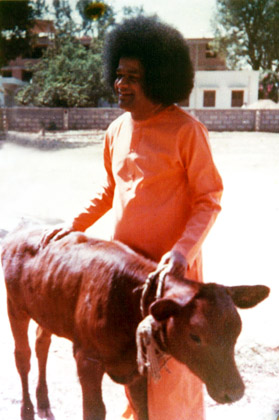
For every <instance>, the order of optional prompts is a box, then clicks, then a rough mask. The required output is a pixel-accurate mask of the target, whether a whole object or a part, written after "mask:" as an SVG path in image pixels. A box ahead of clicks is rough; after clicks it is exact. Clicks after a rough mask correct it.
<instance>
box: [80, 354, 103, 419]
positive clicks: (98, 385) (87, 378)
mask: <svg viewBox="0 0 279 420" xmlns="http://www.w3.org/2000/svg"><path fill="white" fill-rule="evenodd" d="M74 356H75V359H76V364H77V371H78V376H79V381H80V384H81V389H82V405H83V420H105V417H106V409H105V405H104V403H103V398H102V379H103V375H104V369H103V367H102V365H101V363H100V362H98V361H97V360H96V361H95V360H93V359H91V358H89V357H87V356H86V355H85V354H84V352H83V351H82V350H80V349H75V350H74Z"/></svg>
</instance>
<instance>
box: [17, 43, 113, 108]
mask: <svg viewBox="0 0 279 420" xmlns="http://www.w3.org/2000/svg"><path fill="white" fill-rule="evenodd" d="M101 99H105V100H108V101H110V102H112V101H113V97H112V93H111V91H110V89H108V88H107V87H106V85H105V83H104V80H103V77H102V61H101V54H99V53H97V54H96V53H95V52H94V51H93V50H92V49H89V50H86V48H85V47H84V46H82V45H81V44H80V42H78V41H77V40H76V39H75V38H73V37H71V36H65V37H63V39H61V40H60V43H59V45H54V46H53V47H51V48H49V49H48V51H47V52H46V54H45V56H44V57H43V58H42V60H41V61H40V62H39V63H38V64H37V65H36V66H35V67H34V68H33V78H32V83H31V84H30V85H27V86H24V87H23V88H22V89H21V90H20V91H19V93H18V95H17V101H18V102H19V103H20V104H22V105H35V106H49V107H92V106H93V107H95V106H98V103H99V101H100V100H101Z"/></svg>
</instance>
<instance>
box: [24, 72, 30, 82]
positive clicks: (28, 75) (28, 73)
mask: <svg viewBox="0 0 279 420" xmlns="http://www.w3.org/2000/svg"><path fill="white" fill-rule="evenodd" d="M31 79H32V72H31V71H26V70H23V72H22V80H23V82H30V80H31Z"/></svg>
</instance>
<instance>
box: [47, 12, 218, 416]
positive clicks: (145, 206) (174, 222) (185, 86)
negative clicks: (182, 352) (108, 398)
mask: <svg viewBox="0 0 279 420" xmlns="http://www.w3.org/2000/svg"><path fill="white" fill-rule="evenodd" d="M166 46H167V49H166V48H165V47H166ZM105 64H106V70H107V79H108V80H109V82H110V83H111V85H113V86H114V90H115V92H116V94H117V95H118V103H119V106H120V107H121V108H123V109H124V110H125V111H128V112H126V113H124V114H123V115H121V116H120V117H119V118H118V119H117V120H115V121H114V122H113V123H112V124H111V125H110V127H109V128H108V130H107V132H106V137H105V144H104V165H105V169H106V174H107V177H106V181H105V182H104V184H103V185H102V186H101V188H100V190H99V192H98V193H96V195H95V197H94V198H93V199H92V200H91V201H90V203H89V205H88V207H87V208H86V209H85V210H84V211H83V212H82V213H80V214H79V215H78V216H77V217H76V218H75V219H74V220H73V223H72V224H71V226H69V227H66V228H64V229H62V230H60V229H59V233H58V234H57V235H56V239H59V238H61V237H62V236H64V235H65V234H67V233H69V232H70V231H73V230H79V231H85V230H86V229H87V228H88V227H89V226H91V225H92V224H93V223H94V222H95V221H97V220H98V219H99V218H100V217H101V216H103V215H104V214H105V213H106V212H107V211H108V210H109V209H111V208H112V210H113V218H114V230H113V232H112V238H113V239H117V240H119V241H122V242H123V243H125V244H127V245H128V246H130V247H131V248H132V249H134V250H135V251H137V252H139V253H141V254H143V255H145V256H147V257H149V258H152V259H153V260H155V261H157V262H158V264H159V267H160V266H163V265H164V267H165V266H166V265H167V267H168V271H169V272H171V273H173V274H176V275H181V274H183V275H184V274H186V277H187V278H189V279H193V280H197V281H202V261H201V245H202V243H203V241H204V239H205V237H206V235H207V233H208V231H209V229H210V228H211V226H212V224H213V222H214V221H215V218H216V216H217V214H218V212H219V211H220V204H219V203H220V198H221V194H222V188H223V187H222V181H221V178H220V176H219V174H218V171H217V169H216V167H215V165H214V162H213V159H212V154H211V151H210V146H209V142H208V133H207V130H206V128H205V127H204V126H203V125H202V124H201V123H200V122H198V121H197V120H196V119H195V118H194V117H192V116H191V115H190V114H188V113H186V112H185V111H183V110H182V109H181V108H179V107H178V106H176V105H174V103H175V102H178V101H179V100H182V99H184V98H186V97H187V96H189V94H190V91H191V89H192V86H193V71H192V66H191V62H190V59H189V52H188V47H187V45H186V43H185V41H184V39H183V38H182V36H181V35H180V34H179V33H178V32H177V31H176V30H174V29H172V28H170V27H169V26H167V25H165V24H162V23H160V22H159V21H158V20H157V19H155V20H154V19H152V18H142V17H140V18H136V19H130V20H128V21H125V22H124V23H123V24H121V25H118V27H116V29H114V31H112V32H111V33H110V34H109V36H108V40H107V43H106V48H105ZM162 64H164V65H165V67H166V69H165V70H166V71H165V72H164V71H162V68H161V66H162ZM152 74H153V75H152ZM152 78H153V79H152ZM152 85H153V86H155V88H154V90H152ZM158 86H159V88H160V89H158ZM57 232H58V230H55V231H53V232H52V234H51V235H49V238H48V239H50V237H52V236H53V235H54V233H55V234H56V233H57ZM167 368H168V369H167V370H162V372H161V373H162V377H161V379H160V381H159V382H158V383H155V382H154V381H153V380H152V379H151V378H149V380H148V413H149V420H164V419H165V420H203V418H204V410H203V396H202V384H201V382H200V381H199V379H198V378H196V377H195V376H194V375H193V374H192V373H191V372H190V371H189V370H188V369H187V368H186V367H185V366H183V365H181V364H180V363H178V362H176V361H175V360H173V359H171V360H170V361H169V362H168V366H167ZM127 394H128V393H127ZM127 396H128V397H129V395H127ZM130 403H131V406H130V408H129V409H128V410H127V412H126V413H125V414H124V415H123V418H130V419H135V420H137V417H136V414H135V413H133V408H132V402H130Z"/></svg>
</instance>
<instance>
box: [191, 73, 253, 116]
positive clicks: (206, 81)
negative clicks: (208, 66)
mask: <svg viewBox="0 0 279 420" xmlns="http://www.w3.org/2000/svg"><path fill="white" fill-rule="evenodd" d="M258 89H259V72H258V71H250V70H241V71H240V70H238V71H231V70H222V71H218V70H215V71H199V70H198V71H196V74H195V85H194V88H193V91H192V93H191V96H190V99H189V102H188V104H185V105H184V106H187V105H188V106H189V108H193V109H201V108H218V109H229V108H240V107H243V106H248V105H250V104H252V103H254V102H256V101H257V99H258Z"/></svg>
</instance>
